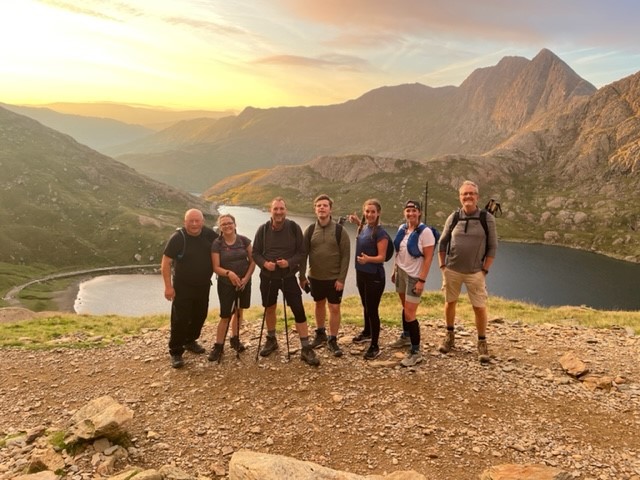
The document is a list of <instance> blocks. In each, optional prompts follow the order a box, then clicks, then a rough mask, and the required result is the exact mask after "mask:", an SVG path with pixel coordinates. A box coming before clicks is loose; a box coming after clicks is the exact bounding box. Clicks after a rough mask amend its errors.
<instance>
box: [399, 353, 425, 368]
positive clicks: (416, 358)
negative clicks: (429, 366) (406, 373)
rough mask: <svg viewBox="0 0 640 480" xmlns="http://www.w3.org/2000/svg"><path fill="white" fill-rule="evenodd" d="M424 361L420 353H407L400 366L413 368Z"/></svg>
mask: <svg viewBox="0 0 640 480" xmlns="http://www.w3.org/2000/svg"><path fill="white" fill-rule="evenodd" d="M421 361H422V354H421V353H420V352H409V353H407V354H406V355H405V356H404V358H403V359H402V361H401V362H400V365H402V366H403V367H413V366H415V365H417V364H418V363H420V362H421Z"/></svg>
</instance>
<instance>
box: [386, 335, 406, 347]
mask: <svg viewBox="0 0 640 480" xmlns="http://www.w3.org/2000/svg"><path fill="white" fill-rule="evenodd" d="M410 346H411V339H410V338H409V337H405V336H404V335H400V336H399V337H398V339H397V340H396V341H395V342H393V343H391V344H389V347H391V348H405V347H410Z"/></svg>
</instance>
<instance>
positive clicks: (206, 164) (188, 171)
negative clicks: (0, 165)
mask: <svg viewBox="0 0 640 480" xmlns="http://www.w3.org/2000/svg"><path fill="white" fill-rule="evenodd" d="M595 91H596V89H595V87H593V86H592V85H590V84H589V83H588V82H586V81H585V80H583V79H582V78H580V77H579V76H578V75H577V74H576V73H575V72H574V71H573V70H571V68H569V66H568V65H566V64H565V63H564V62H563V61H562V60H560V59H559V58H558V57H557V56H555V55H554V54H553V53H552V52H550V51H549V50H542V51H541V52H540V53H539V54H538V55H537V56H536V57H535V58H533V59H532V60H527V59H524V58H519V57H507V58H504V59H503V60H501V61H500V63H499V64H498V65H496V66H494V67H489V68H484V69H480V70H476V71H475V72H473V73H472V74H471V75H470V76H469V77H468V78H467V80H465V82H464V83H463V84H462V85H461V86H460V87H440V88H431V87H427V86H424V85H421V84H411V85H399V86H395V87H382V88H378V89H375V90H372V91H370V92H368V93H366V94H364V95H362V96H361V97H360V98H358V99H355V100H351V101H348V102H345V103H343V104H339V105H330V106H317V107H294V108H272V109H256V108H250V107H249V108H246V109H245V110H244V111H243V112H242V113H241V114H240V115H238V116H237V117H229V118H225V119H223V120H224V121H223V120H218V121H215V120H207V121H203V122H204V123H208V125H209V127H208V128H205V126H204V125H203V124H199V129H198V135H196V136H194V135H192V134H191V133H190V134H189V135H188V136H183V137H182V139H180V138H178V137H176V135H175V133H176V130H175V129H171V130H168V131H163V132H159V133H158V134H157V135H156V136H155V137H154V141H155V143H156V147H155V148H154V145H153V142H145V143H144V144H141V143H136V144H130V145H129V146H124V147H123V148H122V149H120V150H119V151H120V152H124V150H128V152H127V153H123V154H122V155H121V156H118V157H117V158H118V159H119V160H121V161H123V162H125V163H127V164H128V165H131V166H133V167H134V168H136V169H137V170H138V171H140V172H144V173H145V174H147V175H150V176H153V177H154V178H158V179H162V180H163V181H166V182H169V183H171V184H173V185H178V186H180V187H182V188H189V189H191V190H192V191H194V190H195V191H200V190H201V189H205V188H206V187H208V186H209V185H210V184H213V183H214V182H215V181H218V180H221V179H222V178H224V177H226V176H228V175H233V174H236V173H240V172H243V171H247V170H251V169H256V168H264V167H271V166H274V165H282V164H299V163H302V162H305V161H308V160H310V159H312V158H315V157H317V156H319V155H349V154H367V155H376V156H389V157H394V158H407V159H413V160H424V159H430V158H433V157H437V156H440V155H445V154H483V153H485V152H486V151H488V150H491V149H493V148H495V147H497V146H498V145H500V144H501V143H503V142H505V141H507V140H508V139H509V138H511V137H512V136H513V135H515V134H517V133H518V132H519V131H520V130H521V129H524V128H526V126H527V125H528V124H529V123H531V122H534V121H536V120H537V119H539V118H540V117H541V116H543V115H546V114H548V113H550V112H551V111H554V110H556V109H558V108H561V107H562V106H563V105H565V104H573V103H574V102H576V101H579V99H581V98H585V97H588V96H589V95H591V94H593V93H594V92H595ZM185 140H186V141H185Z"/></svg>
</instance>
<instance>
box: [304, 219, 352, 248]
mask: <svg viewBox="0 0 640 480" xmlns="http://www.w3.org/2000/svg"><path fill="white" fill-rule="evenodd" d="M343 228H344V227H343V226H342V225H341V224H340V223H336V243H337V244H338V246H340V239H341V238H342V229H343ZM315 229H316V222H313V223H312V224H311V225H309V226H308V227H307V230H306V231H305V232H304V241H305V246H306V248H307V253H309V251H310V250H311V237H312V236H313V231H314V230H315Z"/></svg>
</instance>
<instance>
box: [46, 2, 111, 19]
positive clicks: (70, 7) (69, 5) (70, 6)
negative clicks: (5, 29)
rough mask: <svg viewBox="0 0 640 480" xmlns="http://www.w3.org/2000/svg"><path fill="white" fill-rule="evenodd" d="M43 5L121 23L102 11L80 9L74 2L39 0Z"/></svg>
mask: <svg viewBox="0 0 640 480" xmlns="http://www.w3.org/2000/svg"><path fill="white" fill-rule="evenodd" d="M39 2H40V3H42V4H43V5H48V6H50V7H53V8H57V9H60V10H64V11H66V12H70V13H76V14H79V15H87V16H89V17H95V18H101V19H103V20H113V21H119V20H118V19H117V18H116V17H113V16H111V15H107V14H105V13H103V12H101V11H98V10H96V9H92V8H86V7H79V6H78V5H75V4H74V3H73V2H66V1H64V0H39Z"/></svg>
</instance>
